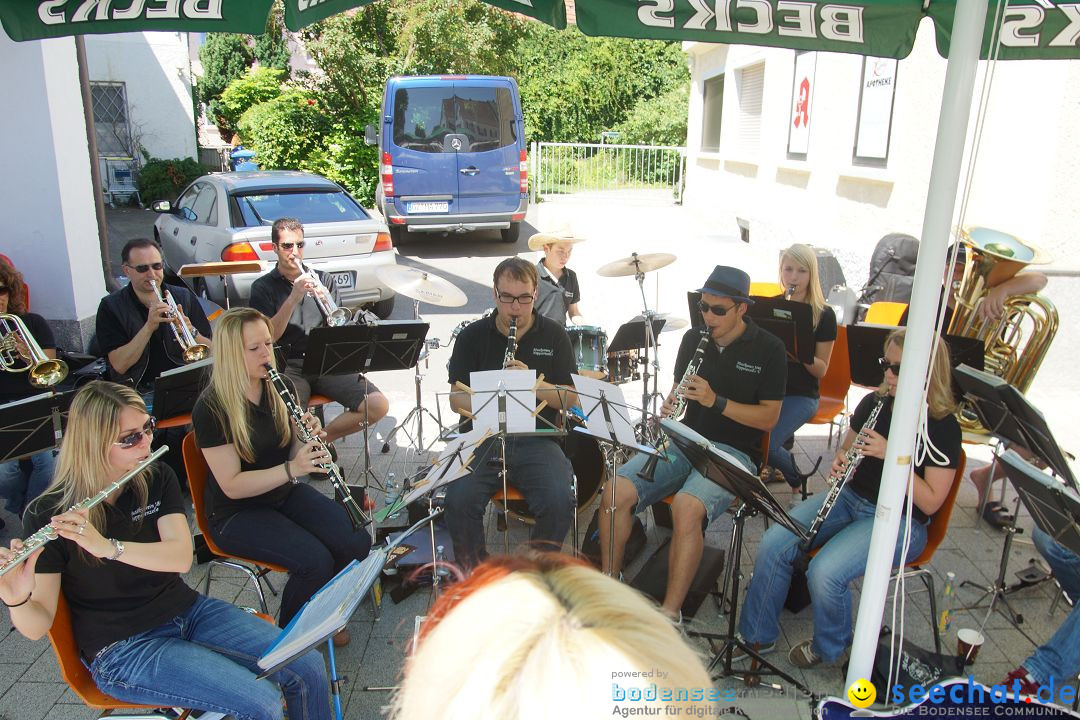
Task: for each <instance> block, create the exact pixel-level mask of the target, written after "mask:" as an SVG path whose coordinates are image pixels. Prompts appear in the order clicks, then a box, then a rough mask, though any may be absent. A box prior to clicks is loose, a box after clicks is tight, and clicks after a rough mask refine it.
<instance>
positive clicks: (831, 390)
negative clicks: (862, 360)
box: [810, 325, 851, 447]
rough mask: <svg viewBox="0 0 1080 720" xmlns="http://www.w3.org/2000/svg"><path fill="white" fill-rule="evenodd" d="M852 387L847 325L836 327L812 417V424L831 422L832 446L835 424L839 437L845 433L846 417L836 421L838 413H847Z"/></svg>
mask: <svg viewBox="0 0 1080 720" xmlns="http://www.w3.org/2000/svg"><path fill="white" fill-rule="evenodd" d="M850 389H851V356H850V355H848V341H847V326H845V325H840V326H838V327H837V328H836V341H835V342H834V343H833V351H832V357H830V358H829V369H828V370H826V371H825V376H824V377H823V378H821V384H820V388H819V393H820V400H819V401H818V409H817V412H816V413H814V417H812V418H810V424H811V425H824V424H825V423H828V424H829V446H830V447H832V438H833V426H834V425H839V430H840V431H839V432H837V438H839V437H840V436H841V435H843V428H844V417H841V419H840V422H839V423H837V422H836V418H837V416H838V415H841V416H845V417H846V415H847V396H848V391H849V390H850Z"/></svg>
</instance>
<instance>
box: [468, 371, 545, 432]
mask: <svg viewBox="0 0 1080 720" xmlns="http://www.w3.org/2000/svg"><path fill="white" fill-rule="evenodd" d="M469 386H470V387H471V388H472V390H473V396H472V408H473V413H475V415H476V417H475V420H474V425H478V426H480V427H494V428H501V427H502V424H503V421H504V420H505V423H506V431H507V432H509V433H526V432H533V431H535V430H536V417H535V416H534V415H533V411H534V410H536V392H535V391H534V390H533V388H535V387H536V371H535V370H479V371H476V372H473V373H469ZM500 391H503V392H505V393H506V396H505V403H506V406H505V411H504V412H505V418H501V417H500V410H499V403H500V398H499V393H500Z"/></svg>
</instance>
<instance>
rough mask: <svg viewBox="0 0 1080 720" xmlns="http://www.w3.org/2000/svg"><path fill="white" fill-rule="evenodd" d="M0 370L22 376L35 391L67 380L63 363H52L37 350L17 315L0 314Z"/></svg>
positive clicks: (35, 344) (66, 371)
mask: <svg viewBox="0 0 1080 720" xmlns="http://www.w3.org/2000/svg"><path fill="white" fill-rule="evenodd" d="M0 368H3V369H4V371H6V372H25V373H28V375H27V377H28V379H29V381H30V384H31V385H33V386H34V387H36V388H50V387H52V386H53V385H56V384H57V383H59V382H60V381H62V380H63V379H64V378H66V377H67V374H68V367H67V363H65V362H64V361H63V360H53V359H52V358H50V357H48V356H47V355H46V354H45V352H44V351H43V350H42V349H41V346H40V345H38V344H37V341H36V340H34V336H33V335H31V334H30V330H29V329H27V327H26V323H24V322H23V321H22V318H21V317H19V316H18V315H11V314H8V313H2V314H0Z"/></svg>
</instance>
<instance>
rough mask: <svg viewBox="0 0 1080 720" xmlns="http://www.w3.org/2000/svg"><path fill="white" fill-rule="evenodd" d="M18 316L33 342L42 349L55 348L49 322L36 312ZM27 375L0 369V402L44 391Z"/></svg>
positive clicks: (7, 401)
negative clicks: (31, 382)
mask: <svg viewBox="0 0 1080 720" xmlns="http://www.w3.org/2000/svg"><path fill="white" fill-rule="evenodd" d="M19 317H20V318H22V321H23V323H24V324H25V325H26V329H27V330H29V331H30V334H31V335H33V336H34V342H36V343H37V344H38V346H39V347H40V348H41V349H42V350H54V349H55V348H56V339H55V338H53V333H52V328H50V327H49V323H47V322H45V318H43V317H41V316H40V315H38V314H37V313H25V314H23V315H20V316H19ZM2 332H3V331H2V329H0V333H2ZM28 376H29V373H25V372H18V373H15V372H4V371H2V370H0V404H3V403H9V402H12V401H14V400H19V399H21V398H25V397H30V396H31V395H39V394H41V393H42V392H44V391H43V390H42V389H41V388H36V387H34V386H33V385H31V384H30V381H29V380H28V379H27V378H28Z"/></svg>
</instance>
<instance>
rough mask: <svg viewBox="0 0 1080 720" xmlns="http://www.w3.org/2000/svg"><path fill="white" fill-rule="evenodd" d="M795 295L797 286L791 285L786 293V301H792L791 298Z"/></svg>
mask: <svg viewBox="0 0 1080 720" xmlns="http://www.w3.org/2000/svg"><path fill="white" fill-rule="evenodd" d="M794 294H795V286H794V285H789V286H788V289H787V291H786V292H785V293H784V299H785V300H790V299H791V296H792V295H794Z"/></svg>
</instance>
